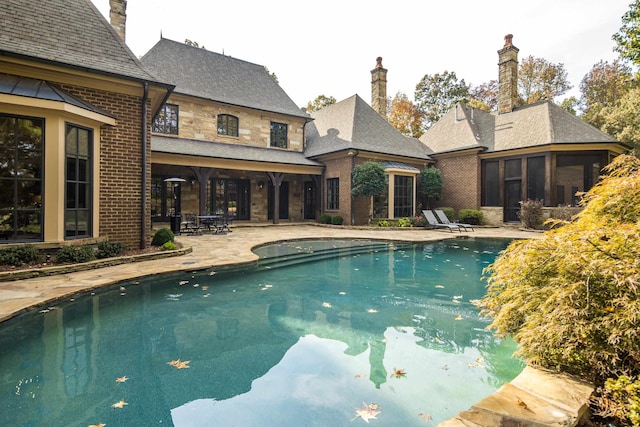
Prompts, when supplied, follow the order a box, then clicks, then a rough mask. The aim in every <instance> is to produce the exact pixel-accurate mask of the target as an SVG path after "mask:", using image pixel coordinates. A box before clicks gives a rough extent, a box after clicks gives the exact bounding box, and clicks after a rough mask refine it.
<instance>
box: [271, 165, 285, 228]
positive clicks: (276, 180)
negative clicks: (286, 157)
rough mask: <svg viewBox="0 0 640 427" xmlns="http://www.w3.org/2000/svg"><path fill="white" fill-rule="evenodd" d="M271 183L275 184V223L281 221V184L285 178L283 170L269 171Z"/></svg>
mask: <svg viewBox="0 0 640 427" xmlns="http://www.w3.org/2000/svg"><path fill="white" fill-rule="evenodd" d="M267 175H268V176H269V179H270V180H271V183H272V184H273V223H274V224H279V223H280V184H282V180H283V179H284V174H283V173H281V172H267Z"/></svg>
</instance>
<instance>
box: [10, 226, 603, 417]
mask: <svg viewBox="0 0 640 427" xmlns="http://www.w3.org/2000/svg"><path fill="white" fill-rule="evenodd" d="M539 236H540V233H538V232H530V231H523V230H519V229H517V228H511V227H499V228H483V227H481V228H476V229H475V231H473V232H465V233H450V232H449V231H447V230H427V229H422V228H408V229H406V230H402V229H397V228H396V229H393V230H385V229H381V228H372V227H331V226H329V227H327V226H317V225H314V224H304V225H300V224H286V223H285V224H280V225H268V226H264V227H262V226H251V227H238V226H235V227H233V232H232V233H228V234H225V235H202V236H178V237H177V238H176V240H177V241H178V242H180V243H182V245H183V248H184V249H182V250H181V252H179V253H174V254H173V255H179V256H173V257H169V258H164V257H163V258H160V259H146V258H145V257H144V256H136V257H138V258H136V259H130V260H127V261H126V262H125V261H124V260H122V261H123V262H122V263H120V262H116V261H113V260H112V261H111V262H112V265H105V264H98V263H96V264H91V265H86V264H85V267H77V268H78V271H69V270H71V268H70V267H69V270H67V271H64V266H62V267H61V268H62V269H63V270H62V271H60V270H57V271H55V273H56V274H55V275H46V276H45V275H38V276H37V277H30V278H22V279H19V280H17V279H16V280H11V281H4V282H0V322H2V321H4V320H7V319H9V318H12V317H14V316H17V315H19V314H20V313H24V312H26V311H29V310H33V309H36V308H38V307H46V306H47V305H50V304H54V303H55V302H57V301H61V300H64V299H68V298H72V297H74V296H75V295H78V294H81V293H86V292H89V291H91V290H94V289H98V288H102V287H107V286H111V285H114V284H117V283H119V282H122V281H129V280H135V279H139V278H142V277H148V276H153V275H156V274H162V273H171V272H178V271H195V270H205V269H210V268H213V269H215V268H220V267H227V266H233V265H242V264H248V263H252V262H255V261H257V259H258V256H257V255H256V254H254V253H253V252H252V251H251V249H252V248H253V247H255V246H259V245H264V244H267V243H271V242H277V241H283V240H295V239H318V238H319V239H332V238H334V239H336V238H337V239H340V238H342V239H344V238H354V239H378V240H391V241H407V242H425V241H436V240H443V239H452V238H464V237H494V238H536V237H539ZM152 255H153V254H152ZM84 268H87V269H84ZM41 273H42V272H41ZM49 273H53V272H49ZM592 391H593V387H592V386H591V385H589V384H587V383H584V382H581V381H578V380H576V379H573V378H571V377H569V376H565V375H559V374H555V373H552V372H548V371H544V370H540V369H534V368H530V367H527V368H525V370H524V371H523V372H522V373H521V374H520V375H518V377H516V378H515V379H514V380H513V381H512V382H510V383H508V384H505V385H503V386H502V387H501V388H500V389H498V390H497V391H496V392H495V393H493V394H491V395H490V396H487V397H486V398H485V399H483V400H481V401H480V402H478V403H476V404H475V405H473V406H472V407H471V408H470V409H468V410H467V411H463V412H461V413H460V414H458V415H457V416H456V417H454V418H451V419H450V420H447V421H445V422H443V423H441V424H440V426H441V427H463V426H464V427H469V426H487V427H489V426H499V425H517V426H574V425H577V424H578V422H579V421H580V418H581V417H582V416H583V415H584V414H585V413H587V409H588V402H589V396H590V394H591V392H592Z"/></svg>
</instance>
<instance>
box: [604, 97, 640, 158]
mask: <svg viewBox="0 0 640 427" xmlns="http://www.w3.org/2000/svg"><path fill="white" fill-rule="evenodd" d="M639 111H640V87H637V88H634V89H631V90H630V91H628V92H627V93H626V94H625V95H624V96H623V97H622V99H620V101H619V102H618V103H616V105H614V106H611V107H605V108H603V109H602V112H601V115H602V117H603V119H602V120H603V123H602V125H601V128H600V129H601V130H602V131H603V132H606V133H608V134H609V135H611V136H613V137H614V138H616V139H617V140H618V141H620V142H624V143H625V144H628V145H630V146H631V147H632V148H633V149H634V150H635V154H636V156H640V121H638V112H639Z"/></svg>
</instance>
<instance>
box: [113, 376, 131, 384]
mask: <svg viewBox="0 0 640 427" xmlns="http://www.w3.org/2000/svg"><path fill="white" fill-rule="evenodd" d="M128 379H129V378H127V376H126V375H125V376H124V377H118V378H116V382H117V383H123V382H125V381H127V380H128Z"/></svg>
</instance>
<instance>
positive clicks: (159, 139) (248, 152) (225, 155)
mask: <svg viewBox="0 0 640 427" xmlns="http://www.w3.org/2000/svg"><path fill="white" fill-rule="evenodd" d="M151 150H153V152H156V153H169V154H182V155H186V156H198V157H212V158H219V159H231V160H249V161H254V162H269V163H280V164H285V165H303V166H321V164H320V163H318V162H316V161H314V160H311V159H307V158H305V157H304V155H303V154H302V153H301V152H300V151H292V150H274V149H272V148H263V147H249V146H246V145H239V144H227V143H223V142H211V141H200V140H195V139H187V138H173V137H165V136H160V135H152V136H151Z"/></svg>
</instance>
